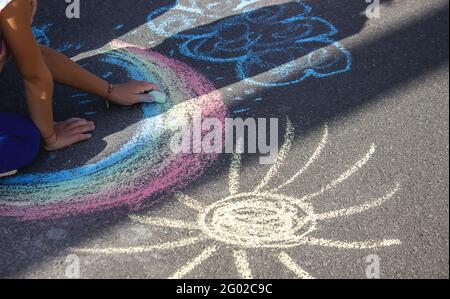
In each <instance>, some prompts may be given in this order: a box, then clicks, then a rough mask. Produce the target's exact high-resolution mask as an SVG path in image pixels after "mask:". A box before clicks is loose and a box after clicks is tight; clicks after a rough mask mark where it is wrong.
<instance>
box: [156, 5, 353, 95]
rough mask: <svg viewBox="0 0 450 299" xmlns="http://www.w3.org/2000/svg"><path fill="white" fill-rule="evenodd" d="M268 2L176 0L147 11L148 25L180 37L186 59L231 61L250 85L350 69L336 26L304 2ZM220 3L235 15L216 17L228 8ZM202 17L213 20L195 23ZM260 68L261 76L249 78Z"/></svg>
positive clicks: (287, 82)
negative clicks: (338, 40)
mask: <svg viewBox="0 0 450 299" xmlns="http://www.w3.org/2000/svg"><path fill="white" fill-rule="evenodd" d="M270 2H271V1H261V0H259V1H258V0H254V1H233V0H229V1H220V2H218V1H213V2H209V4H207V5H205V4H204V5H203V6H201V4H199V3H197V1H193V0H187V1H186V0H185V1H182V0H178V1H177V2H176V4H175V5H172V6H167V7H162V8H160V9H158V10H155V11H154V12H152V13H151V14H150V15H149V16H148V25H149V28H150V29H151V30H152V31H153V32H154V33H155V34H157V35H160V36H164V37H171V38H173V39H179V40H180V42H178V48H179V52H180V53H181V54H183V55H185V56H187V57H189V58H192V59H196V60H201V61H206V62H210V63H233V64H235V70H236V71H235V72H236V78H237V79H238V80H243V81H246V82H247V83H249V84H253V85H260V86H265V87H279V86H287V85H291V84H297V83H300V82H302V81H304V80H305V79H306V78H308V77H315V78H325V77H329V76H334V75H337V74H340V73H344V72H347V71H349V70H350V69H351V66H352V57H351V54H350V52H349V51H348V50H347V49H345V48H344V47H343V46H342V45H341V44H340V43H339V42H336V41H335V40H334V37H335V36H336V35H337V33H338V29H337V28H336V27H335V26H334V25H333V24H331V23H330V22H328V21H327V20H325V19H323V18H320V17H316V16H313V15H312V11H313V9H312V7H311V6H310V5H307V4H306V3H304V2H303V1H296V2H290V3H283V4H278V5H272V6H264V5H270V4H272V3H270ZM261 6H263V7H261ZM224 7H231V8H234V9H233V10H232V11H233V12H235V13H236V15H233V16H229V17H226V18H223V19H220V18H221V17H223V14H224V13H225V12H226V11H229V10H225V9H224ZM161 14H162V15H161ZM205 18H206V19H207V21H210V22H213V23H212V24H208V25H205V26H199V23H201V22H203V23H205V20H204V19H205ZM218 19H219V20H218ZM217 20H218V21H217ZM214 21H217V22H214ZM260 73H265V76H264V77H263V78H260V79H259V80H254V79H250V78H251V77H254V76H255V75H256V74H260Z"/></svg>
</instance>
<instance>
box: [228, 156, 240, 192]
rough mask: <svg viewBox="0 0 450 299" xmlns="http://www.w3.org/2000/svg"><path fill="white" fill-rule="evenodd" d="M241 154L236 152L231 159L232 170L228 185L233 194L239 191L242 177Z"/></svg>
mask: <svg viewBox="0 0 450 299" xmlns="http://www.w3.org/2000/svg"><path fill="white" fill-rule="evenodd" d="M241 159H242V155H241V154H234V155H233V159H232V160H231V165H230V171H229V175H228V185H229V191H230V194H231V195H234V194H236V193H238V192H239V179H240V169H241Z"/></svg>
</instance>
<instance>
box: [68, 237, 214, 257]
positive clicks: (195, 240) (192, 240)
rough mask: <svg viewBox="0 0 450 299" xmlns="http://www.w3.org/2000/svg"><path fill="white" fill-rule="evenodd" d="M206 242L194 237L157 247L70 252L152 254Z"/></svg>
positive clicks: (79, 249) (90, 249) (84, 249)
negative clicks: (156, 251)
mask: <svg viewBox="0 0 450 299" xmlns="http://www.w3.org/2000/svg"><path fill="white" fill-rule="evenodd" d="M204 240H206V238H205V237H195V238H189V239H183V240H180V241H176V242H168V243H163V244H157V245H148V246H136V247H133V246H131V247H110V248H77V249H73V250H72V251H74V252H78V253H89V254H109V255H111V254H133V253H146V252H152V251H155V250H169V249H176V248H181V247H186V246H189V245H193V244H197V243H200V242H201V241H204Z"/></svg>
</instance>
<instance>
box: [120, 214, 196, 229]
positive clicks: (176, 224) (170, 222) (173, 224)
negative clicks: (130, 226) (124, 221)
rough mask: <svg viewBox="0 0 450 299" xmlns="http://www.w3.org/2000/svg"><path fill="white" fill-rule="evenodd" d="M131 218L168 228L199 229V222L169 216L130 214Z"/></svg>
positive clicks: (142, 222)
mask: <svg viewBox="0 0 450 299" xmlns="http://www.w3.org/2000/svg"><path fill="white" fill-rule="evenodd" d="M129 218H130V219H131V220H133V221H135V222H138V223H141V224H148V225H155V226H161V227H168V228H180V229H189V230H198V227H197V224H196V223H195V222H186V221H183V220H178V219H177V220H175V219H168V218H158V217H148V216H146V217H144V216H130V217H129Z"/></svg>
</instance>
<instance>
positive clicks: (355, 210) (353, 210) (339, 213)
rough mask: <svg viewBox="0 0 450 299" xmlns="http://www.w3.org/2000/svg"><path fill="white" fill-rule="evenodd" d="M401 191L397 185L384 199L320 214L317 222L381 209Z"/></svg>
mask: <svg viewBox="0 0 450 299" xmlns="http://www.w3.org/2000/svg"><path fill="white" fill-rule="evenodd" d="M399 190H400V184H398V183H397V185H396V187H395V188H394V189H393V190H392V191H390V192H389V193H388V194H386V195H385V196H383V197H382V198H378V199H375V200H372V201H369V202H366V203H364V204H361V205H357V206H353V207H349V208H345V209H340V210H336V211H331V212H326V213H323V214H319V215H317V216H316V217H315V219H316V220H325V219H334V218H338V217H346V216H351V215H355V214H361V213H364V212H366V211H368V210H371V209H374V208H377V207H380V206H381V205H383V204H384V203H385V202H386V201H388V200H390V199H391V198H392V197H393V196H394V195H395V194H397V192H398V191H399Z"/></svg>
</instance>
